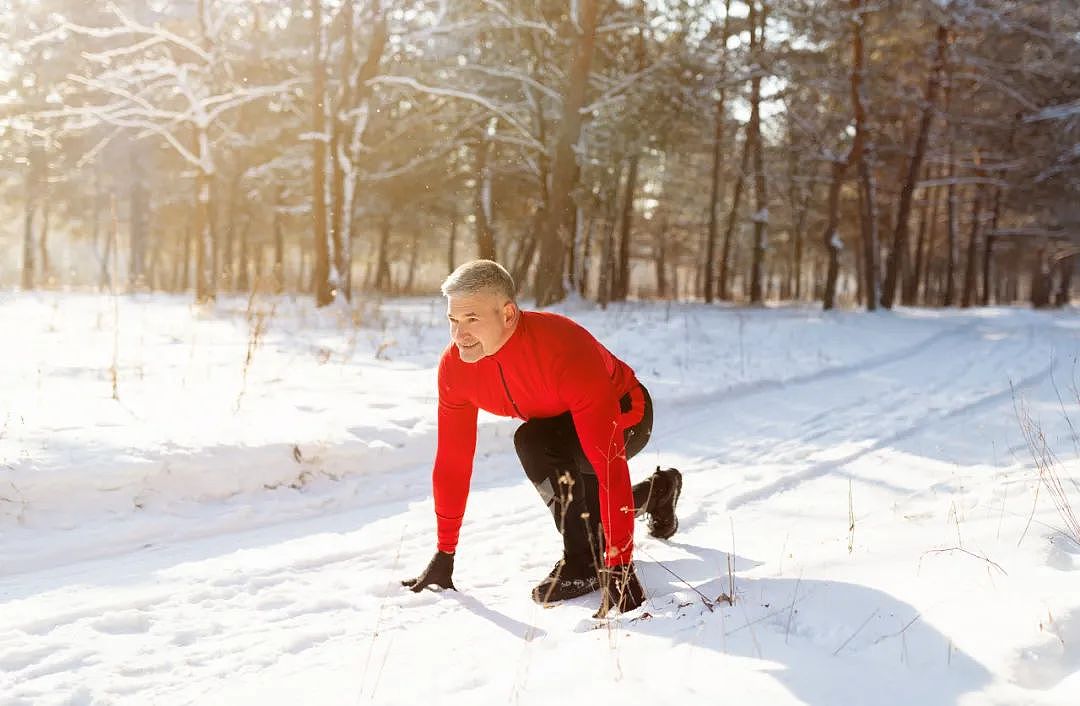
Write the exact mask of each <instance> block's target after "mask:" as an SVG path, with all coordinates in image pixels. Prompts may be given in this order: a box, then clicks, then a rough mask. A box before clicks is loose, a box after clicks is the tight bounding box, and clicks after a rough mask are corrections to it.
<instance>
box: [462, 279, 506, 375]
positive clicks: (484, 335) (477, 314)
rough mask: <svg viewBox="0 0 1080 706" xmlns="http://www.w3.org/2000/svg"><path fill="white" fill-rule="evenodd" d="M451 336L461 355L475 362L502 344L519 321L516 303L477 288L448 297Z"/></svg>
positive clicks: (493, 351)
mask: <svg viewBox="0 0 1080 706" xmlns="http://www.w3.org/2000/svg"><path fill="white" fill-rule="evenodd" d="M446 316H447V318H448V319H450V340H451V341H453V342H454V345H455V346H457V349H458V352H459V353H460V354H461V359H462V360H463V361H465V362H466V363H475V362H476V361H478V360H480V359H481V358H483V357H484V356H488V355H492V354H493V353H495V351H497V350H499V349H500V348H502V347H503V344H504V343H506V341H507V340H509V338H510V334H512V333H513V332H514V326H515V325H516V324H517V307H516V306H515V305H514V303H513V302H512V301H510V300H509V299H507V298H506V297H504V296H503V295H501V294H495V293H492V292H478V293H476V294H458V295H452V296H449V297H447V302H446Z"/></svg>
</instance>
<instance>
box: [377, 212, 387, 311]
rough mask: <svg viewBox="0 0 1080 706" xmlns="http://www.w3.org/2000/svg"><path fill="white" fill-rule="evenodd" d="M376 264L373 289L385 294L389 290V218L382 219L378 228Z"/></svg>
mask: <svg viewBox="0 0 1080 706" xmlns="http://www.w3.org/2000/svg"><path fill="white" fill-rule="evenodd" d="M377 262H378V264H377V265H376V266H375V289H376V290H378V291H380V292H387V291H389V289H390V284H391V282H390V217H389V216H385V217H383V220H382V224H381V226H380V228H379V253H378V260H377Z"/></svg>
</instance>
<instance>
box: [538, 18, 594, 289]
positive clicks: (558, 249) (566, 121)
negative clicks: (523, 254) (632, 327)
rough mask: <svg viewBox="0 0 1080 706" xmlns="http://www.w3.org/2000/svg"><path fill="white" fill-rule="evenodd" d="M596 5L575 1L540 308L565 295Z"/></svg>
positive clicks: (543, 245)
mask: <svg viewBox="0 0 1080 706" xmlns="http://www.w3.org/2000/svg"><path fill="white" fill-rule="evenodd" d="M599 4H600V3H599V0H578V2H577V9H578V25H579V26H580V28H581V34H580V35H578V40H577V42H576V46H575V48H574V59H573V64H572V65H571V67H570V71H569V72H568V74H567V83H566V89H565V91H564V92H563V102H562V103H563V110H562V121H561V123H560V125H559V135H558V138H557V139H556V142H555V151H554V155H553V157H552V167H551V171H552V175H551V191H550V201H549V204H548V209H547V212H546V214H545V219H544V228H543V231H542V234H541V242H540V264H539V266H538V267H537V273H536V303H537V305H538V306H541V307H544V306H549V305H551V304H554V303H555V302H557V301H560V300H561V299H562V298H563V297H564V296H565V294H566V293H565V290H564V289H563V267H564V258H565V257H566V243H567V240H568V238H569V234H570V230H569V221H570V218H571V216H572V213H571V211H572V210H573V204H572V203H571V191H572V190H573V187H574V181H575V175H576V172H577V169H576V167H577V162H576V158H575V156H574V145H575V144H576V143H577V141H578V137H579V136H580V134H581V108H582V106H584V104H585V90H586V88H587V87H588V79H589V70H590V66H591V64H592V57H593V47H594V45H595V43H596V28H597V24H598V20H599V9H600V8H599Z"/></svg>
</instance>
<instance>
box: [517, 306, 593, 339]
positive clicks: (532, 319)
mask: <svg viewBox="0 0 1080 706" xmlns="http://www.w3.org/2000/svg"><path fill="white" fill-rule="evenodd" d="M521 314H522V317H523V318H524V320H525V322H526V323H527V325H528V326H530V327H532V328H535V329H536V330H538V331H540V332H542V333H552V334H555V335H565V334H582V333H584V334H586V335H588V336H591V335H592V334H590V333H589V332H588V330H587V329H586V328H585V327H584V326H582V325H581V324H579V323H578V322H576V321H574V320H573V319H571V318H570V317H569V316H564V315H563V314H556V313H555V312H553V311H523V312H521Z"/></svg>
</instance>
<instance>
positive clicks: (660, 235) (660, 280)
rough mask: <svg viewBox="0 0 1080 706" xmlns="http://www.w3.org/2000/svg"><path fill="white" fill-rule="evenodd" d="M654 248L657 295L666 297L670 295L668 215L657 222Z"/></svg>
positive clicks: (662, 297)
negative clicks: (668, 282) (668, 277)
mask: <svg viewBox="0 0 1080 706" xmlns="http://www.w3.org/2000/svg"><path fill="white" fill-rule="evenodd" d="M653 248H654V252H655V260H656V296H657V297H659V298H661V299H666V298H667V295H668V287H667V216H666V215H665V216H664V217H663V218H662V219H661V220H660V222H659V223H658V224H657V229H656V235H655V237H654V238H653Z"/></svg>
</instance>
